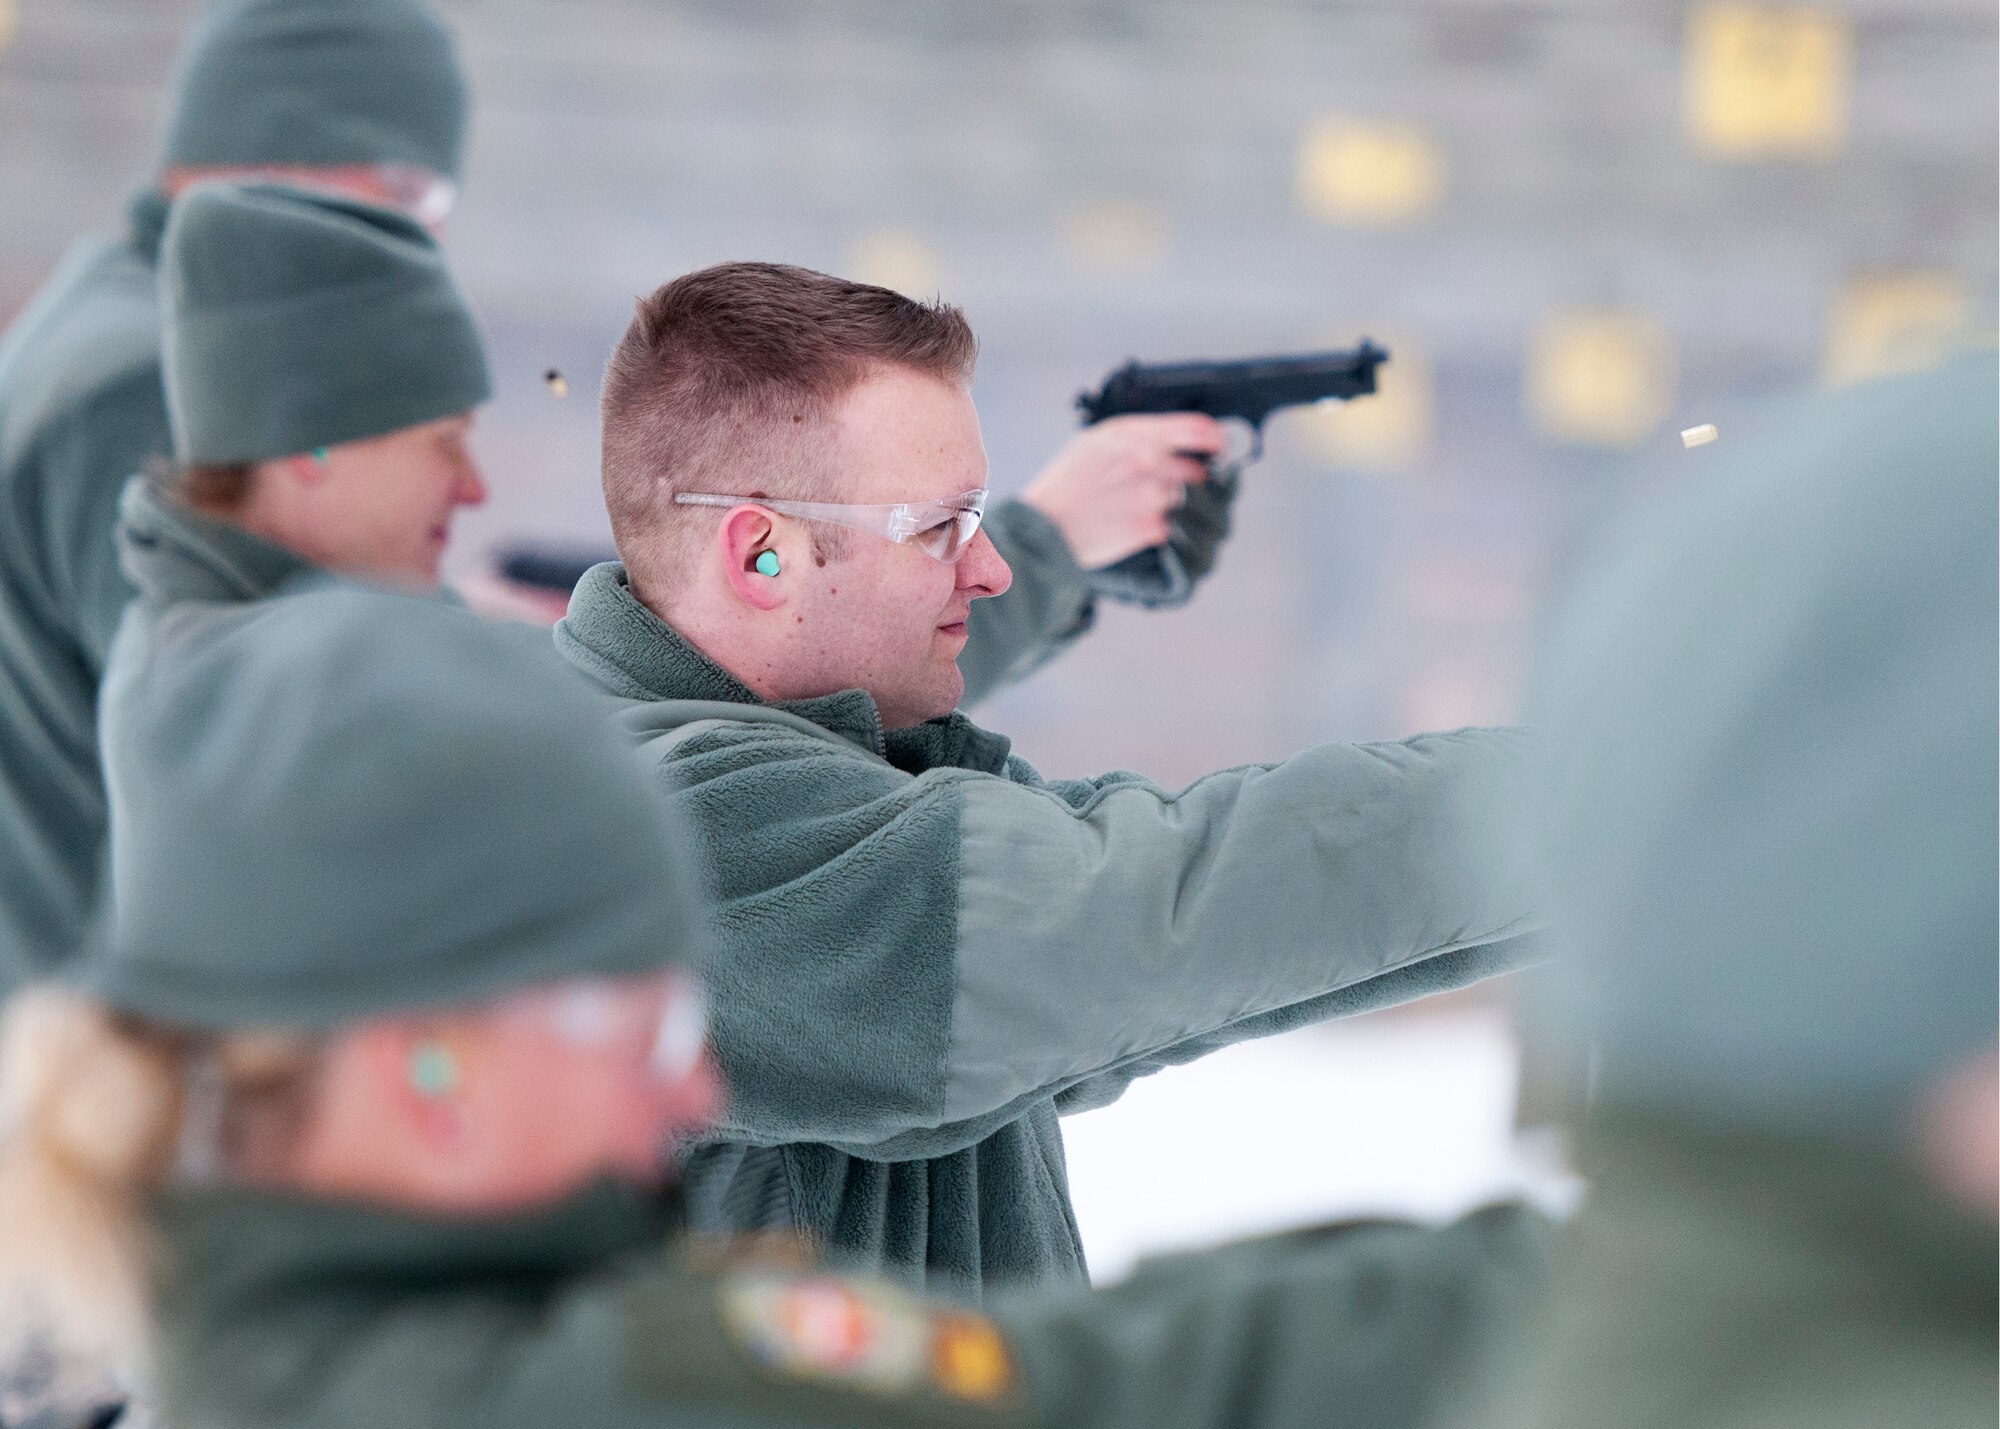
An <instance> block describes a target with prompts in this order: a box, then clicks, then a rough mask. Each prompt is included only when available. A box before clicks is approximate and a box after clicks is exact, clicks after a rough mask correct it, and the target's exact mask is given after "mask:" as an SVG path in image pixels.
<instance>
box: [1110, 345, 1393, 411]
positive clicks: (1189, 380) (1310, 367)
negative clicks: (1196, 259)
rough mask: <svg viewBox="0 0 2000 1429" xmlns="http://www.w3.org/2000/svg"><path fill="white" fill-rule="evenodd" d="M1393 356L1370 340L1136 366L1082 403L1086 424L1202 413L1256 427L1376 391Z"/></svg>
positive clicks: (1129, 366)
mask: <svg viewBox="0 0 2000 1429" xmlns="http://www.w3.org/2000/svg"><path fill="white" fill-rule="evenodd" d="M1388 358H1389V354H1388V352H1387V351H1386V350H1385V349H1383V348H1381V347H1379V346H1377V345H1376V344H1375V343H1373V342H1370V341H1367V340H1365V339H1364V340H1363V341H1362V343H1361V345H1360V346H1358V347H1355V348H1352V349H1350V350H1347V351H1340V352H1317V353H1305V354H1302V355H1298V356H1291V357H1252V358H1244V359H1241V360H1238V361H1231V362H1156V363H1142V362H1139V361H1136V360H1134V361H1131V362H1128V363H1126V364H1125V365H1124V366H1123V367H1121V368H1119V369H1118V370H1117V371H1116V372H1113V373H1112V374H1111V375H1110V376H1109V377H1108V378H1106V379H1105V382H1104V386H1103V387H1101V388H1099V389H1098V390H1097V391H1096V392H1094V393H1093V392H1085V393H1082V394H1081V395H1079V396H1078V397H1077V399H1076V405H1077V407H1078V409H1079V410H1080V411H1082V413H1083V415H1084V421H1085V422H1086V424H1088V423H1091V422H1101V421H1104V420H1105V419H1106V418H1108V417H1118V416H1124V415H1126V414H1127V413H1132V412H1203V413H1206V414H1207V415H1209V416H1211V417H1216V418H1227V417H1237V418H1241V419H1242V420H1243V421H1246V422H1248V423H1250V425H1251V426H1253V427H1258V426H1262V424H1263V422H1264V419H1265V418H1266V417H1268V416H1269V415H1270V414H1271V413H1272V412H1275V411H1276V410H1278V409H1279V408H1280V407H1293V406H1298V405H1300V404H1302V403H1306V402H1318V401H1323V400H1325V399H1327V398H1329V397H1337V398H1341V399H1346V398H1350V397H1360V396H1365V395H1366V394H1368V393H1371V392H1373V391H1374V390H1375V369H1376V368H1377V367H1379V366H1381V365H1382V363H1384V362H1386V361H1388Z"/></svg>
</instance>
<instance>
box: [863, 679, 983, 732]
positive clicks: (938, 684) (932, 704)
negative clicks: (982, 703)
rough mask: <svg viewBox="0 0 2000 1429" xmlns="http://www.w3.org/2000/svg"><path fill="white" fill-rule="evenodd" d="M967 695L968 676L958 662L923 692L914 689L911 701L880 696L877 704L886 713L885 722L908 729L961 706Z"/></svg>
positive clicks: (943, 715) (883, 720) (883, 718)
mask: <svg viewBox="0 0 2000 1429" xmlns="http://www.w3.org/2000/svg"><path fill="white" fill-rule="evenodd" d="M964 698H965V676H963V675H961V674H960V673H959V672H958V666H957V665H956V664H953V665H950V666H948V667H947V668H946V670H945V671H943V672H942V673H941V674H940V675H939V677H938V678H937V679H936V680H935V681H933V682H932V683H931V685H930V686H929V687H928V688H927V689H925V690H924V691H923V692H922V694H916V693H914V692H912V695H911V698H910V700H909V702H908V703H907V704H904V703H901V702H898V703H896V704H895V705H891V704H890V702H888V701H886V700H883V699H880V698H877V700H876V702H875V703H876V705H877V707H878V708H879V709H880V710H881V713H882V723H883V724H884V725H885V726H887V727H888V728H890V729H908V728H909V727H910V726H912V725H919V724H922V723H923V722H924V721H925V720H928V719H942V718H944V717H945V716H946V715H948V714H950V713H951V712H952V711H953V710H955V709H957V708H958V704H959V701H960V700H962V699H964Z"/></svg>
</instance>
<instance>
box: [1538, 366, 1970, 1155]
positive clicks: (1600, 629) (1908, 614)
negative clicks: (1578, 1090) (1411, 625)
mask: <svg viewBox="0 0 2000 1429" xmlns="http://www.w3.org/2000/svg"><path fill="white" fill-rule="evenodd" d="M1994 392H1995V368H1994V363H1993V361H1992V359H1991V358H1990V357H1979V358H1967V359H1963V360H1961V361H1959V362H1958V363H1956V364H1954V365H1953V366H1951V367H1949V368H1946V369H1944V370H1941V371H1938V372H1935V373H1931V374H1927V375H1923V376H1918V377H1912V378H1907V379H1903V380H1898V381H1892V382H1885V383H1881V384H1878V385H1875V386H1872V387H1867V388H1862V389H1859V390H1851V391H1847V392H1842V393H1838V394H1834V395H1829V396H1824V397H1817V398H1813V399H1810V400H1804V401H1800V402H1798V403H1797V404H1795V405H1794V406H1792V407H1791V408H1789V409H1787V410H1784V411H1780V412H1775V413H1772V414H1770V415H1769V416H1768V417H1767V418H1766V419H1765V421H1764V422H1763V423H1762V425H1761V426H1759V427H1754V428H1753V427H1752V426H1751V425H1748V424H1746V425H1743V426H1741V427H1739V428H1738V429H1737V430H1736V431H1733V432H1732V434H1731V438H1730V440H1729V441H1728V442H1727V443H1726V444H1725V445H1723V446H1720V447H1718V448H1716V449H1715V460H1714V461H1713V463H1704V464H1706V465H1707V466H1708V470H1707V471H1706V472H1705V473H1704V474H1703V475H1702V476H1701V477H1699V478H1698V479H1697V485H1696V489H1694V490H1681V491H1676V492H1674V493H1673V496H1672V499H1671V500H1668V501H1663V502H1658V503H1655V504H1653V505H1652V506H1651V507H1650V508H1649V509H1648V510H1646V511H1644V512H1642V513H1640V516H1639V519H1638V520H1636V521H1635V522H1633V523H1632V524H1631V525H1630V526H1629V527H1628V528H1627V529H1626V531H1625V533H1624V535H1623V537H1622V539H1621V540H1620V541H1619V542H1618V543H1617V544H1616V545H1615V546H1614V547H1613V549H1612V550H1611V551H1610V553H1609V554H1608V557H1607V559H1605V560H1604V561H1603V562H1602V563H1601V565H1600V566H1599V568H1598V569H1597V571H1596V574H1595V575H1594V576H1593V577H1592V578H1590V579H1588V580H1587V581H1586V582H1585V583H1584V584H1583V586H1582V587H1581V588H1580V590H1579V593H1578V596H1577V598H1576V600H1575V601H1574V602H1573V604H1572V607H1571V614H1570V617H1569V619H1568V620H1567V622H1566V624H1564V625H1563V626H1562V627H1561V629H1560V631H1559V634H1558V636H1557V639H1556V642H1555V654H1554V658H1553V659H1552V661H1551V662H1550V668H1549V670H1548V673H1547V678H1546V679H1545V680H1544V682H1543V684H1542V688H1541V697H1540V701H1539V713H1540V715H1541V716H1542V717H1543V718H1544V719H1545V720H1546V722H1547V723H1548V724H1549V725H1550V726H1552V728H1553V729H1554V730H1555V731H1556V732H1557V733H1558V734H1559V735H1560V739H1559V740H1558V741H1557V743H1558V747H1559V748H1561V749H1562V751H1563V755H1562V757H1563V760H1564V764H1563V768H1562V770H1561V777H1560V782H1559V784H1558V786H1557V788H1556V790H1555V802H1554V805H1553V807H1552V808H1551V810H1550V811H1549V812H1550V823H1549V838H1548V840H1547V848H1548V858H1549V870H1550V876H1551V877H1552V879H1553V880H1554V882H1555V885H1556V886H1555V889H1554V893H1555V896H1556V906H1557V907H1559V908H1560V909H1561V910H1562V912H1561V925H1560V926H1561V930H1562V931H1561V937H1562V941H1563V945H1564V948H1565V951H1566V953H1567V955H1568V959H1567V960H1568V965H1569V966H1568V971H1567V974H1566V977H1565V979H1564V981H1565V984H1566V986H1567V990H1568V993H1569V998H1570V1001H1569V1006H1568V1008H1567V1009H1566V1012H1567V1015H1566V1017H1565V1018H1564V1021H1565V1022H1567V1024H1568V1025H1569V1026H1570V1027H1571V1028H1572V1029H1576V1030H1578V1031H1581V1032H1584V1033H1587V1035H1588V1036H1590V1037H1591V1038H1593V1039H1594V1041H1595V1044H1596V1049H1597V1053H1596V1056H1597V1065H1596V1072H1595V1083H1596V1094H1597V1098H1598V1099H1599V1100H1600V1101H1601V1102H1604V1103H1607V1104H1611V1105H1615V1106H1621V1107H1630V1108H1638V1109H1645V1110H1649V1111H1657V1112H1663V1113H1671V1114H1674V1115H1677V1116H1686V1117H1690V1118H1697V1119H1700V1120H1703V1121H1712V1122H1717V1123H1722V1124H1727V1125H1731V1126H1737V1127H1743V1128H1747V1129H1760V1130H1767V1131H1773V1132H1780V1133H1783V1134H1787V1135H1796V1136H1804V1137H1824V1138H1830V1139H1834V1140H1838V1141H1844V1142H1850V1141H1851V1142H1870V1143H1882V1142H1893V1141H1895V1140H1896V1139H1897V1138H1899V1137H1901V1136H1902V1135H1903V1134H1904V1131H1905V1129H1906V1128H1907V1127H1908V1126H1909V1125H1910V1119H1911V1116H1912V1114H1913V1113H1914V1112H1915V1111H1916V1109H1917V1105H1918V1102H1919V1101H1920V1099H1921V1098H1922V1096H1923V1095H1924V1094H1925V1092H1926V1091H1927V1089H1928V1088H1929V1087H1930V1086H1931V1085H1932V1084H1933V1083H1935V1082H1936V1081H1937V1080H1938V1079H1939V1077H1940V1076H1942V1075H1943V1074H1944V1073H1945V1072H1946V1071H1947V1070H1948V1069H1949V1068H1951V1067H1953V1066H1955V1065H1957V1064H1959V1063H1960V1062H1962V1061H1964V1060H1965V1059H1967V1058H1969V1057H1972V1056H1973V1055H1975V1054H1976V1053H1978V1052H1980V1051H1982V1050H1983V1049H1985V1048H1987V1047H1990V1046H1991V1045H1992V1043H1993V1041H1994V1036H1995V1025H1994V1023H1995V976H1996V973H1995V926H1996V924H1995V919H1996V909H1995V868H1996V846H1995V781H1996V772H1995V738H1996V736H1995V729H1996V701H1995V688H1996V671H1995V573H1994V572H1995V557H1994V530H1995V462H1996V458H1995V437H1994V428H1995V395H1994Z"/></svg>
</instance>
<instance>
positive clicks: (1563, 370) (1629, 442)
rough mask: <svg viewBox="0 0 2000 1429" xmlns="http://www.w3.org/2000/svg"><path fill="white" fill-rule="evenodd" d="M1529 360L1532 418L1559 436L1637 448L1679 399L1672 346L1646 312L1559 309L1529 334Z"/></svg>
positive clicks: (1592, 443)
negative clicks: (1675, 396)
mask: <svg viewBox="0 0 2000 1429" xmlns="http://www.w3.org/2000/svg"><path fill="white" fill-rule="evenodd" d="M1527 358H1528V361H1527V392H1526V401H1527V408H1528V418H1529V420H1530V421H1531V422H1533V423H1534V425H1535V428H1536V429H1537V430H1538V431H1540V432H1541V433H1542V434H1543V435H1545V436H1549V437H1553V438H1555V439H1556V440H1557V441H1563V442H1576V443H1579V444H1582V445H1587V446H1602V447H1629V446H1636V445H1637V444H1638V443H1640V442H1642V441H1644V440H1645V439H1646V438H1647V437H1648V436H1650V435H1651V434H1652V433H1653V432H1654V430H1655V429H1657V428H1658V427H1659V425H1660V423H1661V421H1663V420H1664V419H1665V417H1666V415H1667V410H1668V408H1669V407H1671V406H1672V404H1673V395H1674V354H1673V345H1672V343H1671V342H1670V341H1669V340H1668V338H1667V335H1666V333H1665V331H1664V330H1662V329H1661V327H1660V325H1659V324H1658V323H1656V322H1654V321H1653V320H1652V319H1651V318H1649V317H1647V316H1645V315H1644V314H1643V313H1634V312H1622V311H1619V310H1617V309H1613V308H1603V309H1577V310H1575V311H1571V312H1564V313H1556V314H1553V315H1551V316H1550V317H1548V318H1546V319H1545V320H1544V321H1543V322H1542V323H1541V325H1540V326H1539V327H1537V328H1536V329H1535V331H1534V333H1533V334H1532V335H1531V336H1530V338H1529V341H1528V354H1527Z"/></svg>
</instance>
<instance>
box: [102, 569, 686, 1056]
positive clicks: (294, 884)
mask: <svg viewBox="0 0 2000 1429" xmlns="http://www.w3.org/2000/svg"><path fill="white" fill-rule="evenodd" d="M158 635H159V641H158V647H157V648H156V649H155V650H154V651H153V652H152V658H150V659H148V660H146V661H145V662H144V663H143V665H140V666H135V667H134V668H133V669H132V671H131V672H130V674H129V677H128V678H126V679H125V680H124V681H123V682H122V683H121V684H120V685H119V686H118V687H117V688H115V689H108V690H107V693H106V698H107V702H108V706H109V707H108V709H107V715H106V744H105V749H106V761H107V783H108V787H109V788H110V790H111V794H112V832H111V848H112V870H111V887H112V890H113V905H114V911H113V915H112V918H111V922H110V926H109V928H108V930H107V935H106V937H105V939H104V940H103V946H101V947H100V948H98V949H97V950H95V951H94V952H93V953H92V954H91V956H90V957H88V958H86V959H85V960H84V962H83V964H82V966H81V968H80V970H79V973H78V978H79V981H80V982H81V983H82V984H83V985H84V986H85V987H86V988H87V989H88V990H89V991H91V992H93V993H95V994H96V995H97V996H99V997H101V998H102V999H104V1000H105V1001H106V1002H108V1003H110V1004H111V1005H113V1006H115V1007H119V1008H123V1009H125V1010H127V1011H130V1012H133V1013H135V1014H138V1015H141V1016H144V1017H148V1018H152V1019H155V1020H159V1021H163V1022H168V1023H172V1024H176V1025H182V1026H191V1027H206V1028H229V1027H244V1026H277V1027H297V1028H309V1029H310V1028H325V1027H331V1026H335V1025H338V1024H341V1023H344V1022H348V1021H352V1020H355V1019H359V1018H365V1017H368V1016H371V1015H381V1014H385V1013H392V1012H396V1011H399V1010H406V1009H413V1008H420V1007H427V1006H452V1005H460V1004H465V1003H471V1002H477V1001H480V1000H483V999H486V998H490V997H494V996H498V995H502V994H505V993H507V992H509V991H511V990H514V989H516V988H520V987H524V986H527V985H530V984H534V983H540V982H548V981H555V980H560V979H564V978H570V977H584V976H620V975H628V974H642V973H647V972H652V971H656V970H659V969H661V968H664V967H667V966H670V965H674V964H679V963H687V962H693V961H698V959H699V956H700V950H701V948H702V946H703V941H704V936H703V928H704V927H705V922H704V913H703V905H702V902H701V899H700V897H699V895H698V891H697V880H696V875H695V874H694V872H693V870H694V868H695V860H694V854H693V850H692V848H691V846H690V844H689V843H688V841H687V840H686V838H685V837H683V835H682V834H681V833H680V831H679V830H678V828H677V827H676V826H675V825H673V824H672V822H671V819H670V815H669V813H668V811H667V810H666V809H665V808H664V807H663V801H662V800H661V799H659V798H658V797H657V795H656V794H655V793H654V791H653V785H652V782H651V780H650V779H649V777H648V776H647V774H646V772H645V770H644V769H643V768H642V767H641V766H640V764H639V763H638V761H637V758H636V756H635V755H634V754H633V752H632V751H631V748H630V746H629V745H627V744H626V743H624V742H623V741H622V740H620V739H619V737H618V735H617V734H616V732H615V731H614V730H613V729H612V728H611V726H610V725H609V724H608V723H607V722H606V721H605V719H604V717H603V710H602V708H601V706H600V705H599V704H598V702H597V701H596V700H595V699H594V698H593V697H592V696H591V695H589V694H588V693H587V692H586V689H585V687H584V686H583V685H582V683H581V682H580V681H578V680H577V678H576V676H575V674H574V673H573V672H571V671H569V670H568V669H567V668H566V667H564V666H563V665H562V664H561V663H560V660H559V657H557V656H556V654H555V652H554V649H553V647H551V646H549V644H548V640H547V636H546V635H540V636H539V637H538V638H537V637H536V633H535V632H533V631H530V630H527V629H525V628H523V627H516V626H508V625H502V624H501V623H499V622H493V621H486V620H482V619H480V618H479V617H477V616H474V615H473V614H471V613H470V612H468V611H465V610H463V609H460V608H457V607H454V606H451V605H448V604H445V603H443V602H439V601H435V600H423V599H419V598H416V597H411V596H402V595H394V594H388V593H384V592H379V591H374V590H367V589H362V588H360V587H356V586H351V585H346V584H344V583H335V582H333V581H331V580H330V579H329V580H327V581H324V582H321V583H319V584H317V585H316V586H313V587H310V588H307V589H304V590H301V591H300V592H298V593H296V594H292V595H279V596H274V597H271V598H268V599H265V600H261V601H253V602H247V603H244V604H242V605H241V606H238V607H233V608H215V607H209V608H207V609H206V610H205V611H196V612H193V613H191V615H190V618H187V619H183V620H177V621H173V622H162V623H161V624H160V626H159V627H158Z"/></svg>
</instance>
